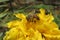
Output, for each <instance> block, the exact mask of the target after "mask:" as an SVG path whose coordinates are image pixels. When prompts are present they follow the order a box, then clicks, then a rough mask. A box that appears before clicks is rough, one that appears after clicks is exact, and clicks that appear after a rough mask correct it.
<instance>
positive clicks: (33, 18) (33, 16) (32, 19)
mask: <svg viewBox="0 0 60 40" xmlns="http://www.w3.org/2000/svg"><path fill="white" fill-rule="evenodd" d="M26 19H27V21H29V22H36V20H40V19H39V17H38V16H37V15H36V14H29V15H28V16H27V17H26Z"/></svg>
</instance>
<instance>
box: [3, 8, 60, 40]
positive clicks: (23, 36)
mask: <svg viewBox="0 0 60 40" xmlns="http://www.w3.org/2000/svg"><path fill="white" fill-rule="evenodd" d="M45 11H46V10H45V9H42V8H41V9H40V12H41V13H39V14H36V15H34V14H33V15H24V14H19V13H18V14H14V15H15V16H16V17H17V18H19V19H22V20H14V21H11V22H9V23H7V26H8V28H11V29H10V30H9V31H7V32H6V35H5V36H4V38H3V40H50V39H51V40H53V39H54V40H55V38H56V37H57V39H56V40H60V30H59V29H58V25H57V24H56V23H55V22H54V21H53V20H54V17H53V16H52V14H51V13H50V14H47V15H46V14H45ZM27 17H28V18H27ZM54 33H55V34H54ZM42 35H43V37H42Z"/></svg>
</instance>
